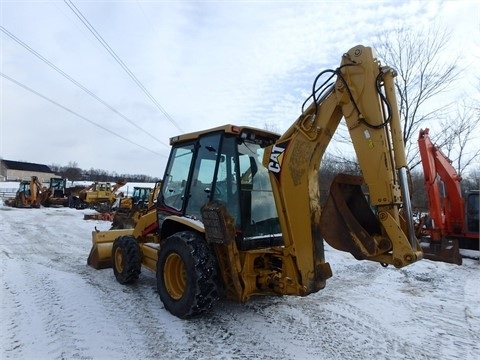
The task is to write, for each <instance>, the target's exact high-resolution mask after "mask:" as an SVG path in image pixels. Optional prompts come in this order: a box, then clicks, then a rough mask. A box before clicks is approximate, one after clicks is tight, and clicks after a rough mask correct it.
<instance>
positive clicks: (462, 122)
mask: <svg viewBox="0 0 480 360" xmlns="http://www.w3.org/2000/svg"><path fill="white" fill-rule="evenodd" d="M479 122H480V111H479V110H478V108H475V106H474V105H470V104H467V103H466V102H463V103H462V104H458V105H457V106H456V111H455V114H454V116H452V117H451V118H449V119H448V120H445V121H442V130H443V131H442V133H441V135H440V136H439V139H440V144H438V142H437V145H438V146H439V147H440V148H441V149H442V151H443V152H444V153H445V155H447V156H448V157H449V158H450V159H451V160H452V165H453V166H454V167H455V170H456V171H457V173H458V175H460V176H462V175H463V173H464V172H465V170H466V169H467V168H468V167H469V166H470V165H471V164H472V163H473V162H474V161H476V160H478V157H479V156H480V146H478V142H479V140H480V136H479V135H478V134H479V131H480V130H479ZM473 140H476V141H475V142H476V145H473ZM469 145H470V146H469ZM472 145H473V146H472Z"/></svg>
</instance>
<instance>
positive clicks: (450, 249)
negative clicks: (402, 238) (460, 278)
mask: <svg viewBox="0 0 480 360" xmlns="http://www.w3.org/2000/svg"><path fill="white" fill-rule="evenodd" d="M424 240H425V239H421V242H420V245H421V246H422V250H423V257H424V258H425V259H428V260H432V261H442V262H445V263H449V264H457V265H462V256H461V254H460V249H459V246H458V240H457V239H446V238H443V239H442V240H441V241H431V240H430V239H427V240H426V241H424Z"/></svg>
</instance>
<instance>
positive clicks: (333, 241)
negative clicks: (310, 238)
mask: <svg viewBox="0 0 480 360" xmlns="http://www.w3.org/2000/svg"><path fill="white" fill-rule="evenodd" d="M362 184H363V178H362V177H360V176H351V175H345V174H340V175H337V176H336V177H335V179H334V180H333V182H332V185H331V187H330V194H329V196H328V199H327V202H326V203H325V206H324V208H323V209H322V215H321V218H320V232H321V234H322V236H323V238H324V239H325V241H326V242H327V243H328V244H330V245H331V246H332V247H334V248H335V249H337V250H340V251H345V252H349V253H351V254H352V255H353V256H354V257H355V258H356V259H358V260H363V259H366V258H367V257H369V256H373V255H375V254H377V253H378V250H379V249H382V250H385V251H387V250H389V249H388V246H390V245H389V244H382V243H380V244H377V242H376V241H375V239H374V238H373V236H374V235H377V234H380V233H381V228H380V224H379V222H378V220H377V218H376V216H375V214H374V213H373V211H372V209H371V208H370V205H369V203H368V202H367V200H366V198H365V195H364V193H363V191H362V188H361V185H362ZM384 247H387V248H386V249H384Z"/></svg>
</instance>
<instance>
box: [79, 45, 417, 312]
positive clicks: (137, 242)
mask: <svg viewBox="0 0 480 360" xmlns="http://www.w3.org/2000/svg"><path fill="white" fill-rule="evenodd" d="M324 74H327V75H328V76H329V77H330V79H333V78H334V77H335V82H334V83H333V84H331V85H330V84H327V83H329V81H330V80H327V81H326V82H325V83H324V84H323V85H320V86H319V85H318V83H319V81H320V78H321V75H324ZM395 75H396V73H395V71H394V70H393V69H392V68H390V67H388V66H382V65H381V64H380V63H379V61H378V60H377V59H376V58H375V56H374V54H373V50H372V49H371V48H369V47H364V46H361V45H359V46H355V47H354V48H352V49H351V50H349V51H348V52H347V53H345V54H344V55H343V57H342V61H341V65H340V67H339V68H337V69H335V70H329V71H326V72H323V73H321V74H320V75H319V76H318V77H317V78H316V80H315V82H314V84H313V89H312V94H311V96H310V97H309V99H307V101H306V102H305V103H304V106H303V109H302V114H301V115H300V117H299V118H298V119H297V120H296V121H295V122H294V123H293V124H292V125H291V127H290V128H289V129H288V130H287V131H286V132H285V133H284V134H283V135H281V136H280V135H277V134H275V133H271V132H268V131H265V130H260V129H255V128H251V127H241V126H233V125H226V126H221V127H217V128H214V129H210V130H207V131H201V132H195V133H190V134H184V135H180V136H176V137H174V138H172V139H170V143H171V145H172V149H171V153H170V157H169V160H168V163H167V167H166V171H165V175H164V179H163V181H162V184H161V189H160V193H159V196H158V199H157V204H156V209H155V211H151V212H147V213H146V214H145V215H144V216H142V217H141V218H140V219H139V220H138V222H137V223H136V226H135V228H133V229H122V230H111V231H93V232H92V240H93V246H92V249H91V252H90V255H89V257H88V260H87V263H88V264H89V265H91V266H92V267H94V268H97V269H100V268H104V267H113V272H114V274H115V277H116V279H117V281H118V282H120V283H122V284H129V283H132V282H134V281H135V280H137V278H138V277H139V274H140V271H141V268H142V266H143V267H144V268H146V269H149V270H151V271H153V272H155V273H156V279H157V289H158V293H159V295H160V298H161V300H162V302H163V304H164V306H165V308H166V309H167V310H168V311H170V312H171V313H172V314H174V315H175V316H177V317H180V318H189V317H192V316H195V315H197V314H200V313H202V312H204V311H206V310H208V309H210V308H211V307H212V306H214V304H215V302H216V301H217V299H218V298H220V297H226V298H228V299H232V300H235V301H239V302H246V301H247V300H248V299H249V298H250V297H251V296H254V295H271V294H281V295H299V296H305V295H308V294H311V293H314V292H317V291H318V290H320V289H322V288H324V287H325V285H326V280H327V279H328V278H330V277H331V276H332V272H331V268H330V265H329V263H328V262H326V261H325V256H324V240H325V241H326V242H327V243H329V244H330V245H331V246H333V247H334V248H336V249H338V250H341V251H346V252H350V253H351V254H352V255H353V256H354V257H355V258H356V259H358V260H371V261H375V262H378V263H380V264H382V265H384V266H386V265H388V264H392V265H394V266H395V267H397V268H401V267H404V266H407V265H410V264H413V263H414V262H415V261H417V260H420V259H422V255H423V253H422V250H421V247H420V245H419V243H418V240H417V238H416V237H415V227H414V224H413V216H412V209H411V204H410V195H409V189H408V182H407V176H406V169H407V167H406V161H405V150H404V145H403V138H402V132H401V126H400V120H399V115H398V108H397V102H396V96H395V90H394V77H395ZM342 118H344V119H345V122H346V126H347V128H348V130H349V133H350V137H351V141H352V143H353V145H354V148H355V152H356V155H357V157H358V162H359V165H360V168H361V170H362V175H363V176H362V177H358V176H347V175H341V174H340V175H338V176H337V177H336V179H335V180H334V182H333V184H332V187H331V190H330V195H329V197H328V199H327V200H326V203H325V205H324V206H323V208H322V206H321V204H320V191H319V176H320V175H321V174H319V168H320V162H321V159H322V156H323V154H324V152H325V150H326V148H327V145H328V144H329V142H330V140H331V137H332V135H333V133H334V132H335V131H336V129H337V127H338V125H339V123H340V121H341V119H342ZM362 186H366V187H367V188H368V193H369V199H370V203H368V201H367V200H366V197H365V195H364V193H363V192H362ZM372 209H373V210H372Z"/></svg>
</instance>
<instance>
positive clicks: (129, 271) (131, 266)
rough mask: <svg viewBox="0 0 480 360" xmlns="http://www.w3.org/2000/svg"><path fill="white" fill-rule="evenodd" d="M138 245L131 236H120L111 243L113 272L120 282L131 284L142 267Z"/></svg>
mask: <svg viewBox="0 0 480 360" xmlns="http://www.w3.org/2000/svg"><path fill="white" fill-rule="evenodd" d="M141 261H142V256H141V253H140V247H139V246H138V243H137V241H136V240H135V238H134V237H133V236H120V237H119V238H118V239H116V240H115V241H114V243H113V247H112V263H113V273H114V274H115V278H116V279H117V281H118V282H119V283H120V284H123V285H125V284H131V283H133V282H134V281H136V280H137V279H138V276H139V275H140V272H141V268H142V264H141Z"/></svg>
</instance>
